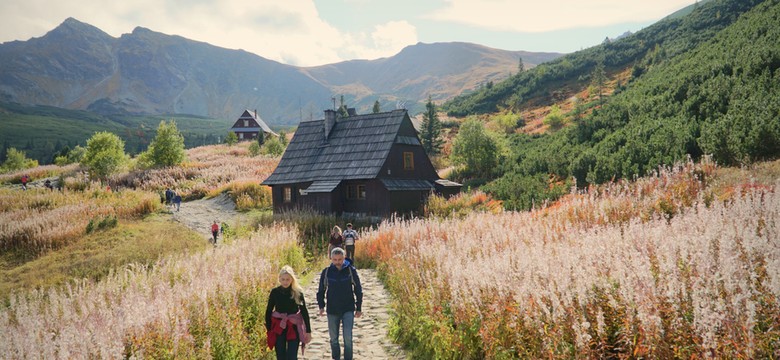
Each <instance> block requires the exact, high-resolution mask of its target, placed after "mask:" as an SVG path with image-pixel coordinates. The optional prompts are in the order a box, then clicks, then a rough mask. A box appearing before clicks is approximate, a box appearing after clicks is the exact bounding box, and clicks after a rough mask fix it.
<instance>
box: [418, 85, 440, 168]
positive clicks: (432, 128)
mask: <svg viewBox="0 0 780 360" xmlns="http://www.w3.org/2000/svg"><path fill="white" fill-rule="evenodd" d="M420 141H421V142H422V146H423V149H425V152H426V153H428V155H436V154H438V153H439V152H441V148H442V146H443V145H444V139H442V137H441V122H440V121H439V115H438V114H436V105H434V103H433V100H431V97H430V95H429V96H428V103H427V104H425V113H424V114H423V122H422V129H421V130H420Z"/></svg>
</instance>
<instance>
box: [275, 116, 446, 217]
mask: <svg viewBox="0 0 780 360" xmlns="http://www.w3.org/2000/svg"><path fill="white" fill-rule="evenodd" d="M350 114H354V111H350ZM263 184H265V185H269V186H270V187H271V188H272V192H273V207H274V213H280V212H284V211H289V210H293V209H312V210H315V211H317V212H320V213H326V214H344V213H348V214H357V215H367V216H389V215H391V214H393V213H398V214H408V213H410V212H416V211H419V210H420V209H421V208H422V205H423V204H424V203H425V201H426V200H427V198H428V196H429V195H430V194H431V193H439V194H444V195H445V196H451V195H453V194H456V193H458V192H459V191H460V188H461V184H458V183H454V182H452V181H448V180H444V179H440V178H439V175H438V174H437V173H436V169H434V167H433V164H431V160H430V159H429V158H428V155H427V154H426V153H425V150H424V149H423V147H422V145H421V143H420V139H419V138H418V137H417V131H415V129H414V126H413V125H412V121H411V120H410V118H409V114H408V113H407V111H406V110H405V109H401V110H393V111H390V112H384V113H377V114H365V115H350V116H348V117H344V118H342V117H338V115H337V113H336V112H335V111H333V110H325V118H324V119H321V120H313V121H304V122H301V123H300V124H299V125H298V130H297V131H296V132H295V135H294V136H293V138H292V140H290V144H289V145H288V146H287V150H286V151H285V153H284V155H283V156H282V159H281V161H280V162H279V165H278V166H277V167H276V169H275V170H274V172H273V173H272V174H271V175H270V176H269V177H268V178H267V179H266V180H265V181H263Z"/></svg>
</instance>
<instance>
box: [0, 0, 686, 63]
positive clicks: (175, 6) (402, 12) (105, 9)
mask: <svg viewBox="0 0 780 360" xmlns="http://www.w3.org/2000/svg"><path fill="white" fill-rule="evenodd" d="M315 1H316V0H286V1H278V0H133V1H116V2H115V1H108V2H106V1H103V0H78V1H76V0H60V1H53V0H2V1H0V42H3V41H11V40H28V39H30V38H31V37H40V36H42V35H44V34H45V33H46V32H47V31H49V30H51V29H53V28H55V27H56V26H58V25H59V24H60V23H62V21H64V20H65V19H66V18H68V17H73V18H75V19H77V20H79V21H82V22H86V23H88V24H91V25H94V26H96V27H98V28H100V29H101V30H103V31H105V32H107V33H108V34H110V35H111V36H115V37H118V36H120V35H122V34H125V33H129V32H131V31H132V30H133V29H134V28H135V27H136V26H142V27H145V28H148V29H151V30H153V31H158V32H161V33H164V34H170V35H179V36H182V37H185V38H188V39H192V40H196V41H202V42H207V43H210V44H212V45H216V46H220V47H224V48H228V49H244V50H246V51H249V52H252V53H255V54H257V55H259V56H262V57H265V58H268V59H271V60H276V61H279V62H282V63H286V64H291V65H297V66H315V65H322V64H329V63H334V62H340V61H344V60H351V59H376V58H380V57H388V56H392V55H395V54H397V53H398V52H399V51H400V50H401V49H403V48H404V47H405V46H408V45H413V44H415V43H417V42H419V41H421V40H419V39H418V38H419V37H423V40H422V41H426V40H425V38H426V36H434V37H436V36H438V34H444V36H439V37H437V38H436V40H434V41H462V39H459V38H452V37H450V38H448V37H447V34H452V33H456V32H458V31H455V30H461V31H460V32H461V33H462V30H463V29H464V28H468V27H473V28H476V29H480V30H488V31H481V32H480V34H481V35H480V36H490V35H491V34H495V33H492V32H491V30H492V31H503V32H525V33H529V32H546V31H555V30H561V29H571V28H582V27H599V26H604V25H608V24H615V23H627V22H640V21H644V20H648V21H654V20H657V19H659V18H661V17H663V16H666V15H668V14H670V13H671V12H673V11H675V10H677V9H680V8H682V7H683V6H685V5H690V4H692V3H693V2H694V1H695V0H655V1H646V0H588V1H584V0H545V1H538V0H534V1H530V0H425V2H424V4H423V3H419V2H418V1H419V0H398V1H400V2H399V3H394V5H393V7H391V9H393V10H398V11H389V10H388V7H387V3H386V2H384V1H383V0H328V1H327V2H321V3H320V6H322V7H323V9H326V10H327V12H328V13H331V14H332V13H337V14H341V13H343V14H345V15H344V16H343V17H340V18H338V19H331V21H332V22H333V23H329V22H328V21H326V20H324V19H323V14H320V13H319V12H318V8H317V6H316V4H315ZM380 5H384V7H382V6H380ZM423 5H424V6H423ZM395 8H397V9H395ZM422 8H425V9H426V10H422ZM323 11H325V10H323ZM367 15H372V16H371V17H370V18H371V19H372V21H374V22H373V23H369V24H368V25H366V24H361V25H360V26H355V25H356V24H357V23H358V22H353V20H356V19H362V20H365V19H367V18H369V16H367ZM350 25H352V26H350ZM431 25H435V26H431ZM464 25H465V26H464ZM432 27H435V28H436V31H438V33H437V34H436V35H434V34H433V33H432V32H431V28H432ZM343 29H350V30H343ZM425 30H428V32H425ZM475 33H476V32H475ZM614 35H616V34H611V33H606V34H604V36H614ZM558 38H559V39H561V42H560V43H559V42H555V44H556V45H555V47H557V48H559V50H555V49H551V50H549V51H560V48H563V47H564V44H563V41H568V42H571V41H572V40H571V39H563V38H561V37H560V36H559V37H558ZM600 38H603V37H600ZM600 38H599V37H596V41H599V39H600ZM480 39H491V38H485V37H483V38H474V39H473V40H470V41H474V42H477V43H479V42H480V41H481V40H480ZM428 41H430V40H428ZM482 41H483V44H484V43H487V42H488V40H482ZM504 44H507V43H506V42H504ZM495 46H499V47H501V45H500V44H497V45H495ZM506 46H507V47H508V49H513V50H533V49H523V48H517V47H518V46H523V45H520V44H519V43H518V42H517V41H514V42H512V43H510V44H509V45H506ZM569 46H571V45H569ZM577 46H582V44H581V43H579V44H577Z"/></svg>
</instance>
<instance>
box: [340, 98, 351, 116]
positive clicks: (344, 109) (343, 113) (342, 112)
mask: <svg viewBox="0 0 780 360" xmlns="http://www.w3.org/2000/svg"><path fill="white" fill-rule="evenodd" d="M338 113H339V117H342V118H347V117H349V112H348V111H347V105H345V104H344V95H341V106H339V109H338Z"/></svg>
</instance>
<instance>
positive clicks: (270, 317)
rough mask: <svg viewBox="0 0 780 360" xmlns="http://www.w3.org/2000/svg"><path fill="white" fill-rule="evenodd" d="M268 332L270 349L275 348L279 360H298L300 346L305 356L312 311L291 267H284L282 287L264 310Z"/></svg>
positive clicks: (273, 294) (280, 280)
mask: <svg viewBox="0 0 780 360" xmlns="http://www.w3.org/2000/svg"><path fill="white" fill-rule="evenodd" d="M265 329H266V331H267V334H268V336H267V340H268V348H269V349H273V348H274V347H275V348H276V359H277V360H295V359H298V346H299V345H300V347H301V354H303V352H304V350H305V348H306V344H308V343H309V341H311V326H310V324H309V311H308V310H306V301H305V300H304V299H303V289H302V288H301V285H299V284H298V279H297V278H296V277H295V272H293V269H292V267H290V266H289V265H285V266H284V267H282V270H281V271H280V272H279V286H277V287H275V288H273V289H271V294H270V295H268V306H267V307H266V309H265Z"/></svg>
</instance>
